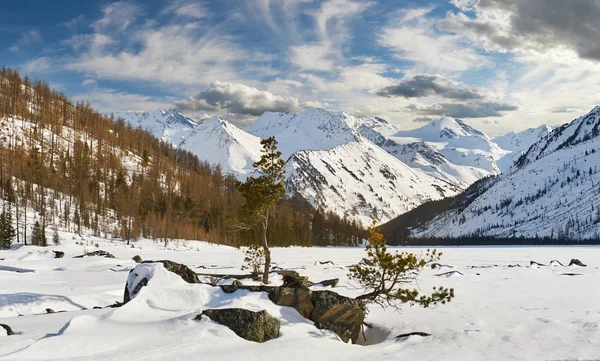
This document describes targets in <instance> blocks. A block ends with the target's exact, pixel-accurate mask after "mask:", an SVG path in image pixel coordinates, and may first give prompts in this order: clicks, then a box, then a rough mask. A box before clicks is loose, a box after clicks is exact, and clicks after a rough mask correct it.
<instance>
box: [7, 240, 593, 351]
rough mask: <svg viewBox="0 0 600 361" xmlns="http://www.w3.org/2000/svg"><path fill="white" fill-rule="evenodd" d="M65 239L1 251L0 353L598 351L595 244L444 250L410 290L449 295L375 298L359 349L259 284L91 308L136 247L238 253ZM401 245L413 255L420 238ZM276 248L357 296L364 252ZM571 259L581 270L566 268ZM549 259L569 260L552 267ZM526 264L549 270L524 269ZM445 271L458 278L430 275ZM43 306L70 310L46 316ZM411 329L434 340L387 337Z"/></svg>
mask: <svg viewBox="0 0 600 361" xmlns="http://www.w3.org/2000/svg"><path fill="white" fill-rule="evenodd" d="M66 238H69V240H68V241H67V243H66V244H65V245H61V246H58V247H49V248H46V249H42V248H37V247H22V248H20V249H18V250H11V251H0V259H2V258H3V260H1V261H0V284H1V285H2V287H1V291H0V323H5V324H8V325H10V326H11V327H12V328H13V330H14V331H17V332H21V334H20V335H15V336H10V337H3V336H4V334H3V333H2V332H3V331H2V330H1V329H0V360H176V359H181V360H208V359H210V360H235V359H240V360H270V359H273V360H276V359H277V360H279V359H281V357H282V356H283V357H285V359H286V361H291V360H307V359H313V360H365V359H369V360H371V361H374V360H375V361H376V360H398V359H405V360H584V359H585V360H593V359H600V330H599V329H598V323H599V322H600V302H599V300H600V287H599V285H600V283H599V281H598V280H599V279H600V271H599V270H598V266H600V247H460V248H459V247H439V248H437V249H438V250H440V251H442V252H443V256H442V259H441V262H440V263H441V264H444V265H448V266H451V268H450V267H448V268H442V269H435V270H434V269H430V268H428V269H426V270H425V271H424V272H422V273H421V276H420V277H419V279H418V282H417V284H415V285H412V287H419V288H420V289H421V290H424V291H425V292H427V291H429V290H431V287H432V286H445V287H453V288H454V289H455V293H456V298H455V299H454V300H453V301H452V302H451V303H450V304H447V305H442V306H438V307H436V308H434V309H423V308H419V307H416V306H415V307H409V306H403V308H402V312H401V313H399V312H395V311H394V310H392V309H387V310H385V311H384V310H382V309H380V308H379V307H371V308H370V310H369V311H370V312H369V314H368V316H367V319H366V321H367V322H368V323H371V324H373V325H374V329H373V330H367V331H366V335H365V336H366V338H367V342H366V343H368V344H370V345H369V346H362V345H351V344H344V343H343V342H341V341H339V339H337V336H335V335H334V334H333V333H331V332H329V331H324V330H318V329H316V328H315V327H314V326H313V325H312V322H311V321H309V320H306V319H304V318H303V317H301V316H300V315H299V314H298V313H297V312H296V311H295V310H294V309H292V308H287V307H280V306H277V305H274V304H273V303H271V302H270V301H269V300H268V298H267V297H266V295H264V294H262V293H247V292H240V291H238V292H236V293H235V294H233V295H225V294H223V293H222V292H221V291H220V290H219V289H217V288H212V287H210V286H207V285H199V284H194V285H189V284H186V283H184V282H183V281H181V282H179V281H180V280H179V279H175V280H173V279H172V278H169V277H166V278H164V279H162V278H161V279H158V278H157V279H156V280H154V279H153V280H151V282H150V283H149V285H148V286H147V287H145V288H144V289H143V290H142V292H141V293H140V294H139V295H138V297H136V298H135V299H134V300H133V301H132V302H130V303H128V304H127V305H126V306H124V307H121V308H119V309H100V310H91V308H93V307H94V306H106V305H109V304H113V303H114V302H115V301H122V298H123V289H124V285H125V281H126V279H127V275H128V271H129V270H130V269H131V268H132V267H134V266H135V263H134V262H133V261H132V260H131V257H133V256H134V255H140V256H141V257H142V258H143V259H145V260H146V259H170V260H173V261H176V262H181V263H184V264H186V265H188V266H190V267H192V268H193V269H195V270H197V271H198V272H216V273H242V271H240V266H241V264H242V261H243V254H242V252H241V251H240V250H237V249H234V248H230V247H225V246H216V245H211V244H206V243H202V242H192V241H188V242H174V243H173V244H171V245H170V246H169V248H170V249H163V247H162V246H160V245H159V244H154V243H152V242H151V241H146V240H143V241H140V242H138V243H135V248H129V247H126V246H124V245H122V244H121V243H120V242H115V243H111V242H109V241H105V240H101V239H91V243H96V242H98V243H99V246H100V247H99V248H100V249H103V250H106V251H108V252H110V253H112V254H114V255H115V256H116V258H115V259H107V258H101V257H86V258H72V257H74V256H77V255H80V254H82V253H83V252H84V248H86V250H87V251H93V250H96V248H95V247H94V246H93V245H91V244H90V245H87V246H83V245H77V244H75V243H74V242H75V240H73V239H71V238H72V236H71V235H68V237H67V235H66V234H65V235H64V237H63V239H66ZM77 240H79V239H77ZM51 249H56V250H62V251H64V252H65V253H66V256H65V258H63V259H54V258H53V253H52V252H51ZM401 250H410V251H414V252H417V253H418V252H422V251H424V248H401ZM272 253H273V261H274V262H275V263H276V264H277V265H278V266H279V267H282V268H293V269H296V270H297V271H298V272H299V273H300V274H301V275H306V276H308V277H309V278H310V279H311V280H312V281H320V280H322V279H329V278H334V277H339V278H341V281H340V284H339V285H338V287H336V288H335V289H334V290H336V291H337V292H339V293H341V294H344V295H348V296H356V295H357V294H359V293H360V292H361V290H360V289H357V287H356V286H357V285H355V284H352V283H351V282H349V281H348V279H347V277H346V274H347V272H348V268H347V267H346V266H348V265H351V264H356V263H357V262H359V261H360V260H361V258H362V257H364V256H365V254H364V250H363V249H358V248H285V249H273V251H272ZM573 258H577V259H580V260H581V261H582V262H583V263H585V264H587V267H577V266H571V267H567V266H566V265H567V264H568V263H569V261H570V260H571V259H573ZM552 260H558V261H560V262H562V263H563V264H564V265H565V266H564V267H563V266H557V265H550V262H551V261H552ZM318 261H332V262H333V263H334V264H323V265H322V264H320V263H318ZM530 261H536V262H539V263H542V264H544V265H547V266H542V267H536V266H533V267H531V266H530ZM196 267H204V268H196ZM17 271H21V272H17ZM450 271H458V272H460V274H462V275H460V274H459V273H455V274H453V275H451V276H450V277H445V276H437V275H439V274H441V273H445V272H450ZM565 274H570V275H565ZM278 282H280V279H277V278H275V279H274V283H275V284H277V283H278ZM208 307H211V308H214V307H224V308H225V307H246V308H249V309H253V310H262V309H267V311H268V312H269V313H270V314H271V315H273V316H274V317H276V318H277V319H278V320H279V321H280V323H281V325H282V327H281V330H280V337H279V338H277V339H275V340H271V341H268V342H266V343H264V344H256V343H252V342H249V341H245V340H243V339H241V338H238V337H237V336H236V335H235V334H233V332H232V331H230V330H229V329H228V328H226V327H224V326H220V325H217V324H214V323H212V322H209V321H200V322H198V321H193V320H192V319H193V318H194V317H195V316H196V315H197V314H199V313H200V312H201V311H202V310H203V309H204V308H208ZM46 308H52V309H53V310H55V311H67V312H63V313H54V314H45V309H46ZM82 308H87V309H90V310H84V311H82V310H81V309H82ZM19 316H20V317H19ZM412 331H423V332H427V333H430V334H432V336H431V337H427V338H422V337H419V336H413V337H409V338H408V339H404V340H397V339H396V338H395V336H396V335H398V334H401V333H407V332H412Z"/></svg>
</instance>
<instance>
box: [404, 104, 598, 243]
mask: <svg viewBox="0 0 600 361" xmlns="http://www.w3.org/2000/svg"><path fill="white" fill-rule="evenodd" d="M599 168H600V108H595V109H593V110H592V111H591V112H590V113H589V114H587V115H585V116H582V117H580V118H578V119H576V120H574V121H573V122H571V123H570V124H567V125H564V126H562V127H560V128H557V129H555V130H554V131H552V132H551V133H550V134H549V135H548V136H546V137H545V138H544V139H542V140H540V141H538V142H537V143H535V144H534V145H533V146H532V147H531V148H530V149H529V151H528V152H527V153H526V154H525V155H523V156H522V157H521V159H519V161H518V162H517V164H516V168H514V169H513V170H512V171H511V172H510V173H506V174H503V175H501V176H499V177H498V178H497V179H495V180H493V181H492V182H488V183H489V184H488V186H489V188H488V189H487V190H485V191H483V193H482V194H481V195H479V196H478V197H476V198H475V199H474V201H473V202H472V203H470V204H469V205H468V206H467V207H466V208H465V209H464V210H459V209H451V210H448V211H446V212H444V213H442V214H441V215H438V216H437V217H436V218H435V219H434V220H433V221H431V222H429V223H428V224H426V225H424V226H423V227H422V228H421V229H419V230H416V231H415V236H427V237H430V236H436V237H445V236H452V237H460V236H465V235H473V234H476V235H486V236H499V237H512V236H516V237H519V236H524V237H536V236H537V237H545V236H547V237H554V238H556V237H560V238H569V239H584V238H592V237H594V238H598V237H599V234H600V173H598V171H599ZM490 185H491V186H490Z"/></svg>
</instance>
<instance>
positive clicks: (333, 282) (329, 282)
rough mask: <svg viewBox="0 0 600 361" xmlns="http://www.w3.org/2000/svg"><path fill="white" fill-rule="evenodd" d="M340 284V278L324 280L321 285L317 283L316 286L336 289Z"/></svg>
mask: <svg viewBox="0 0 600 361" xmlns="http://www.w3.org/2000/svg"><path fill="white" fill-rule="evenodd" d="M339 282H340V279H339V278H333V279H330V280H324V281H321V282H319V283H315V284H316V285H321V286H331V287H335V286H337V284H338V283H339Z"/></svg>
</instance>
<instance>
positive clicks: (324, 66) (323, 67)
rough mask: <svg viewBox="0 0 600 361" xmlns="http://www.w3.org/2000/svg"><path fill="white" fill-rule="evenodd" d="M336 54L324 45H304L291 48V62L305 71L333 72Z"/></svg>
mask: <svg viewBox="0 0 600 361" xmlns="http://www.w3.org/2000/svg"><path fill="white" fill-rule="evenodd" d="M334 57H335V54H334V53H333V52H332V51H331V49H330V48H329V47H328V46H327V45H326V44H324V43H317V44H304V45H298V46H292V47H291V48H290V56H289V60H290V62H291V63H292V64H294V65H296V66H297V67H299V68H300V69H303V70H317V71H332V70H333V69H334V67H335V64H336V62H335V61H334V59H333V58H334Z"/></svg>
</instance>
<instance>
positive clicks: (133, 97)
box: [73, 88, 173, 113]
mask: <svg viewBox="0 0 600 361" xmlns="http://www.w3.org/2000/svg"><path fill="white" fill-rule="evenodd" d="M73 98H74V99H76V100H89V101H90V103H91V104H92V106H93V107H94V108H97V109H98V110H99V111H101V112H102V113H117V112H126V111H154V110H156V109H158V108H168V107H169V106H170V105H171V104H172V102H173V99H170V98H164V97H154V96H148V95H143V94H134V93H130V92H124V91H120V90H116V89H107V88H94V89H92V90H90V91H88V92H83V93H79V94H76V95H75V96H73Z"/></svg>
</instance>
